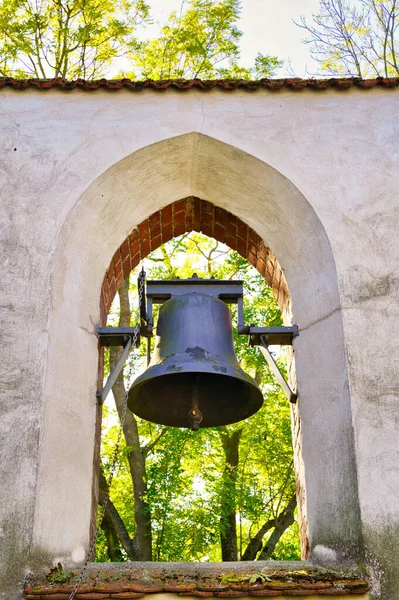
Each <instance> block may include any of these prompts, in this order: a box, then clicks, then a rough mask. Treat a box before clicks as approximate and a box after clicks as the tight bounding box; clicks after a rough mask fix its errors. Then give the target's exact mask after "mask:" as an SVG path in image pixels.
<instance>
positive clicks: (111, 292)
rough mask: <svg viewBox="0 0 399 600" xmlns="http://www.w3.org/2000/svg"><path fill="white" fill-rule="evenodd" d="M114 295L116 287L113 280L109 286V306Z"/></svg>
mask: <svg viewBox="0 0 399 600" xmlns="http://www.w3.org/2000/svg"><path fill="white" fill-rule="evenodd" d="M115 294H116V285H115V279H113V280H112V281H111V283H110V286H109V299H110V302H111V304H112V301H113V299H114V297H115Z"/></svg>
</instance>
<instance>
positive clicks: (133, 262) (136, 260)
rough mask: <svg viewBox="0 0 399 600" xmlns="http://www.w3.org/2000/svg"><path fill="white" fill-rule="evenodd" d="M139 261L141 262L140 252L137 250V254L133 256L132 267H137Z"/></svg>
mask: <svg viewBox="0 0 399 600" xmlns="http://www.w3.org/2000/svg"><path fill="white" fill-rule="evenodd" d="M139 263H140V253H139V252H137V254H135V255H134V256H132V257H131V265H132V269H134V268H135V267H137V265H138V264H139Z"/></svg>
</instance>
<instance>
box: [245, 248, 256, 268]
mask: <svg viewBox="0 0 399 600" xmlns="http://www.w3.org/2000/svg"><path fill="white" fill-rule="evenodd" d="M247 260H248V262H250V263H251V265H253V266H254V267H255V266H256V261H257V258H256V254H254V253H253V252H248V259H247Z"/></svg>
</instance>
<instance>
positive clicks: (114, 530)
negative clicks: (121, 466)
mask: <svg viewBox="0 0 399 600" xmlns="http://www.w3.org/2000/svg"><path fill="white" fill-rule="evenodd" d="M99 504H100V506H104V504H105V512H104V518H103V522H102V524H101V527H102V529H103V531H104V533H105V537H106V540H107V552H108V556H109V558H110V559H111V560H112V561H114V562H119V561H122V560H123V557H122V552H121V550H120V545H122V547H123V549H124V551H125V552H126V554H127V555H128V557H129V559H130V560H133V559H134V555H133V544H132V540H131V539H130V536H129V533H128V531H127V529H126V527H125V524H124V522H123V521H122V518H121V516H120V514H119V512H118V511H117V509H116V508H115V506H114V504H113V503H112V501H111V499H110V498H109V490H108V485H107V481H106V479H105V477H104V473H103V471H102V469H101V468H100V494H99ZM118 556H119V558H118Z"/></svg>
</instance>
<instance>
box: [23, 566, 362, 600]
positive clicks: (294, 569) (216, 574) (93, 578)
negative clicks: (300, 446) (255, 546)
mask: <svg viewBox="0 0 399 600" xmlns="http://www.w3.org/2000/svg"><path fill="white" fill-rule="evenodd" d="M53 571H55V569H54V570H53ZM58 574H59V572H58ZM61 574H62V577H61V581H59V582H57V580H54V576H53V582H52V583H49V581H44V580H41V581H38V582H32V583H31V584H30V585H29V587H26V588H25V593H24V596H25V599H26V600H68V598H69V595H70V593H71V591H72V590H73V589H74V586H75V584H76V581H77V580H78V578H79V573H78V572H77V573H73V572H67V573H64V572H61ZM50 578H51V577H50ZM65 579H67V581H63V580H65ZM368 591H369V586H368V584H367V583H366V582H365V581H363V580H362V579H359V578H358V577H356V576H354V575H353V574H345V573H342V572H337V571H331V570H327V569H322V568H321V567H315V566H312V565H309V563H298V562H290V563H287V562H286V563H273V562H267V563H265V562H258V561H256V562H251V563H248V562H246V563H245V562H243V563H148V562H147V563H139V562H136V563H134V562H133V563H102V564H100V563H94V564H91V565H90V566H89V568H88V569H87V571H86V572H85V573H84V576H83V579H82V582H81V585H80V587H79V590H78V593H77V596H76V597H77V598H79V599H82V600H85V599H86V600H91V599H93V598H96V599H97V600H107V599H111V598H112V599H114V598H115V599H116V598H141V597H143V596H145V595H146V594H155V593H165V592H168V593H175V594H179V595H180V596H194V597H200V598H201V597H203V598H207V597H211V596H212V597H221V598H241V597H245V596H247V597H248V596H253V597H262V598H263V597H265V598H266V597H269V596H315V595H321V596H326V595H328V596H338V595H343V594H359V595H361V594H366V593H367V592H368Z"/></svg>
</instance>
